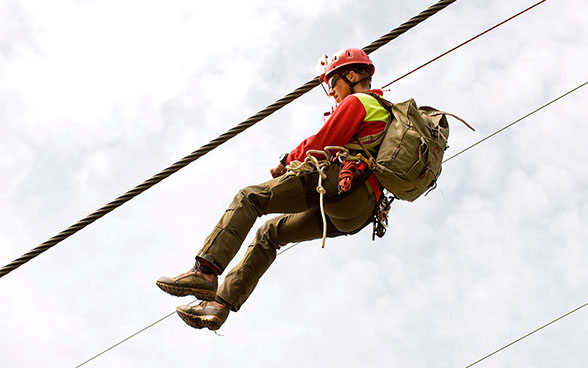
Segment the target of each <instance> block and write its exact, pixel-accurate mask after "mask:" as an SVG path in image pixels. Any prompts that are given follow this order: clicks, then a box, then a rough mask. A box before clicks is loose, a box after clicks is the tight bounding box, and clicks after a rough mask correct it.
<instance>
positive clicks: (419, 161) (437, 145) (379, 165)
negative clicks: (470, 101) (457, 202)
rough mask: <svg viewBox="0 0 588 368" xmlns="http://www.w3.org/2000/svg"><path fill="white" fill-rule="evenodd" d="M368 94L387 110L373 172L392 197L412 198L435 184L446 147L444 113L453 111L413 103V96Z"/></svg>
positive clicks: (446, 136)
mask: <svg viewBox="0 0 588 368" xmlns="http://www.w3.org/2000/svg"><path fill="white" fill-rule="evenodd" d="M370 95H372V96H373V97H374V98H375V99H376V100H378V102H379V103H380V104H381V105H382V106H383V107H384V108H385V109H386V110H388V112H390V114H391V115H390V119H389V120H388V124H387V126H386V130H385V132H384V138H383V140H382V143H381V145H380V148H379V150H378V154H377V155H376V158H375V169H374V173H375V174H376V177H377V178H378V181H379V182H380V184H382V186H383V187H384V188H386V190H388V191H389V192H390V193H392V194H393V195H394V196H395V197H396V198H398V199H403V200H406V201H410V202H412V201H414V200H415V199H417V198H418V197H420V196H421V195H422V194H423V193H425V192H426V191H427V190H429V189H434V188H435V186H436V184H437V178H438V177H439V175H441V163H442V162H443V153H444V152H445V150H446V149H447V147H448V146H447V138H448V137H449V124H448V123H447V118H446V117H445V115H446V114H448V115H451V116H455V115H453V114H449V113H446V112H443V111H439V110H437V109H435V108H433V107H430V106H421V107H417V105H416V103H415V101H414V100H413V99H410V100H408V101H404V102H400V103H394V104H393V103H391V102H390V101H387V100H385V99H383V98H382V97H380V96H379V95H376V94H370ZM456 118H457V117H456ZM457 119H459V118H457ZM459 120H461V121H462V122H464V124H466V125H467V126H468V127H469V128H470V129H472V130H473V128H472V127H470V126H469V125H468V124H467V123H465V121H463V120H462V119H459ZM372 159H373V157H372Z"/></svg>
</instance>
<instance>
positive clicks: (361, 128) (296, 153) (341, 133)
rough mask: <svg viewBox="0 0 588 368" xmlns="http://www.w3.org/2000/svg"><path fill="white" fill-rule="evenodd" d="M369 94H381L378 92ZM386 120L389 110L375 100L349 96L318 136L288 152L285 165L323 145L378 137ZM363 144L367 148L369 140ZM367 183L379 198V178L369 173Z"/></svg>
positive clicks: (309, 138)
mask: <svg viewBox="0 0 588 368" xmlns="http://www.w3.org/2000/svg"><path fill="white" fill-rule="evenodd" d="M370 92H375V93H378V94H379V95H381V94H382V92H381V91H379V90H374V91H370ZM388 117H389V113H388V111H386V109H384V108H383V107H382V106H381V105H380V104H379V103H378V102H377V101H376V99H375V98H374V97H372V96H369V95H367V94H364V93H358V94H353V95H348V96H347V97H345V98H344V99H343V101H341V103H340V104H339V106H338V107H337V109H336V110H335V112H334V113H333V115H332V116H331V117H330V118H329V120H327V122H326V123H325V124H324V125H323V127H322V128H321V129H320V130H319V131H318V133H316V134H315V135H312V136H310V137H308V138H307V139H305V140H303V141H302V142H301V143H300V144H299V145H298V147H296V148H294V149H293V150H292V152H290V153H289V155H288V159H287V160H286V163H287V164H289V163H290V162H292V161H294V160H297V161H304V159H305V158H306V152H307V151H308V150H323V149H324V148H325V147H326V146H345V145H346V144H348V143H350V142H351V141H352V140H354V138H353V137H354V136H357V137H358V138H364V137H370V136H377V135H378V134H379V133H381V132H382V131H383V130H384V129H385V128H386V122H387V120H388ZM366 143H367V144H368V145H369V140H368V142H366ZM368 182H369V184H370V186H371V187H372V189H373V191H374V194H375V195H376V199H379V198H380V195H381V194H382V190H381V188H380V184H379V183H378V179H376V176H375V175H374V174H372V175H371V176H370V177H369V178H368Z"/></svg>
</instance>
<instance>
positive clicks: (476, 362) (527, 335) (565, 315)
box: [465, 303, 588, 368]
mask: <svg viewBox="0 0 588 368" xmlns="http://www.w3.org/2000/svg"><path fill="white" fill-rule="evenodd" d="M586 306H588V303H586V304H583V305H581V306H579V307H578V308H576V309H574V310H572V311H570V312H568V313H566V314H564V315H563V316H561V317H558V318H556V319H554V320H553V321H551V322H549V323H547V324H545V325H543V326H541V327H539V328H538V329H536V330H534V331H531V332H529V333H528V334H526V335H525V336H523V337H520V338H518V339H516V340H515V341H513V342H511V343H510V344H507V345H504V346H503V347H501V348H500V349H498V350H496V351H494V352H492V353H490V354H488V355H486V356H485V357H483V358H482V359H480V360H477V361H475V362H473V363H472V364H470V365H468V366H466V367H465V368H470V367H473V366H474V365H476V364H478V363H480V362H481V361H483V360H485V359H487V358H490V357H491V356H492V355H494V354H496V353H498V352H500V351H502V350H504V349H506V348H508V347H509V346H511V345H514V344H516V343H517V342H519V341H521V340H523V339H525V338H527V337H529V336H531V335H532V334H534V333H535V332H537V331H539V330H542V329H544V328H545V327H547V326H549V325H552V324H554V323H555V322H557V321H559V320H560V319H562V318H564V317H567V316H569V315H570V314H572V313H574V312H577V311H579V310H580V309H582V308H584V307H586Z"/></svg>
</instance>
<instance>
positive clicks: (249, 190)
mask: <svg viewBox="0 0 588 368" xmlns="http://www.w3.org/2000/svg"><path fill="white" fill-rule="evenodd" d="M269 196H270V193H269V191H267V189H265V188H264V187H262V186H260V185H250V186H248V187H245V188H242V189H240V190H239V191H238V192H237V194H236V195H235V197H234V198H233V201H232V202H231V203H230V204H229V207H228V209H227V210H229V211H230V210H235V209H237V208H239V207H249V208H251V209H252V210H254V211H255V214H256V215H257V216H258V217H259V216H261V215H263V214H264V213H263V209H262V207H263V202H264V200H265V199H267V198H269Z"/></svg>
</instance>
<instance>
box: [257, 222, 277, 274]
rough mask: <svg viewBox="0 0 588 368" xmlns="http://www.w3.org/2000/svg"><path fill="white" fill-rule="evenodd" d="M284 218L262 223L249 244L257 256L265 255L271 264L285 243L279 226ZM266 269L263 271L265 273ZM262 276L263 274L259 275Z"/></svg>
mask: <svg viewBox="0 0 588 368" xmlns="http://www.w3.org/2000/svg"><path fill="white" fill-rule="evenodd" d="M281 221H283V220H282V218H280V217H278V218H276V219H272V220H269V221H267V222H266V223H265V224H263V225H261V226H260V227H259V229H257V232H256V233H255V238H254V239H253V242H252V243H251V245H250V246H249V247H250V248H252V249H251V251H252V252H253V253H254V254H255V257H256V258H259V257H263V258H265V259H264V261H266V262H267V263H268V265H269V263H271V262H273V260H274V259H275V258H276V252H277V250H278V249H280V247H281V246H282V245H283V244H282V242H281V241H280V238H279V234H280V231H279V226H280V222H281ZM263 272H265V269H264V270H262V271H261V273H262V274H263ZM259 276H261V274H260V275H259Z"/></svg>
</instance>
